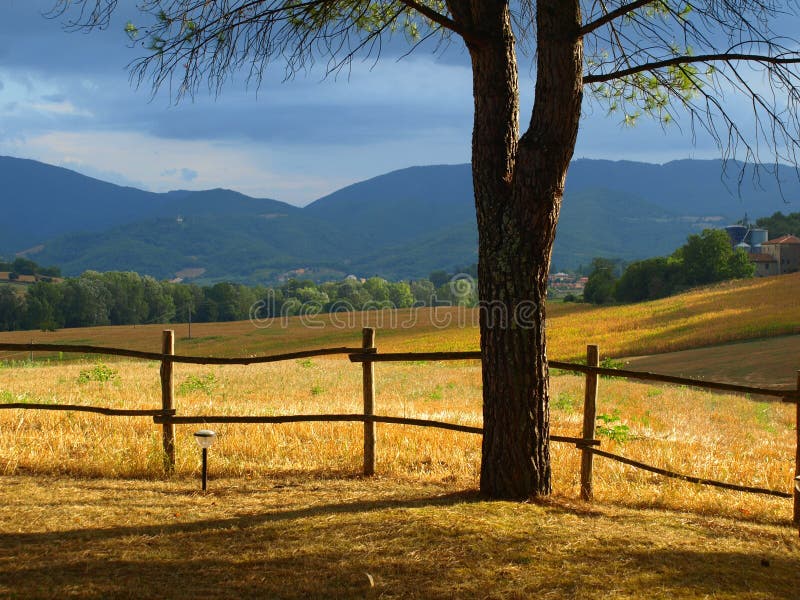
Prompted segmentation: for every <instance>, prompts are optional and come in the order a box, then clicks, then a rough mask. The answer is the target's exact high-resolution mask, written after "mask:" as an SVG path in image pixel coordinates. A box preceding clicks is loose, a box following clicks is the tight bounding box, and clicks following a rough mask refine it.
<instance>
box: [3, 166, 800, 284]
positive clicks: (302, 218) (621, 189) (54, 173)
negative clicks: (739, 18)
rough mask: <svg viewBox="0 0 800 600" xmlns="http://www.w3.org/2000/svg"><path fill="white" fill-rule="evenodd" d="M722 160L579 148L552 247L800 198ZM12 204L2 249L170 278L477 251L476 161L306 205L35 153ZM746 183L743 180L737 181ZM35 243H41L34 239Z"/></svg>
mask: <svg viewBox="0 0 800 600" xmlns="http://www.w3.org/2000/svg"><path fill="white" fill-rule="evenodd" d="M739 172H740V170H739V165H737V164H736V163H730V164H729V165H728V171H727V175H726V176H725V178H723V175H722V173H723V171H722V165H721V163H720V162H719V161H676V162H672V163H667V164H666V165H651V164H645V163H634V162H626V161H620V162H612V161H596V160H586V159H581V160H576V161H575V162H574V163H573V165H572V168H571V170H570V175H569V179H568V182H567V192H566V196H565V201H564V205H563V209H562V215H561V221H560V223H559V228H558V234H557V237H556V245H555V250H554V255H553V268H554V269H555V270H565V269H575V268H577V267H578V266H580V265H587V264H588V263H589V262H590V261H591V259H592V258H593V257H595V256H606V257H619V258H623V259H625V260H634V259H639V258H645V257H649V256H655V255H663V254H667V253H669V252H671V251H672V250H674V249H675V248H676V247H677V246H679V245H680V244H681V243H683V242H684V241H685V238H686V235H687V234H689V233H692V232H697V231H699V230H701V229H702V228H704V227H708V226H720V225H724V224H726V223H728V222H730V221H733V220H735V219H737V218H740V217H741V215H742V214H743V213H744V212H748V213H749V215H750V217H757V216H760V215H766V214H771V213H772V212H774V211H775V210H784V211H786V210H792V209H793V208H795V209H796V208H797V207H796V203H795V204H791V203H789V204H786V203H785V201H790V200H792V199H793V198H795V199H800V185H798V184H797V181H796V180H791V179H790V176H789V173H788V171H787V172H783V171H782V172H781V178H782V181H783V188H782V189H783V194H784V195H783V197H781V194H780V192H779V190H778V189H777V184H776V183H775V181H774V180H773V179H770V176H769V175H765V176H764V177H763V178H762V179H761V180H760V181H756V180H754V179H753V177H752V173H751V172H750V171H749V170H747V169H746V170H745V171H744V172H743V174H744V176H745V178H744V179H743V181H742V184H741V186H738V182H737V180H736V178H735V176H736V175H737V174H738V173H739ZM0 179H1V180H3V181H4V183H5V184H6V186H5V187H4V190H3V195H4V197H5V198H7V199H8V200H9V201H8V202H7V203H6V206H7V210H6V213H5V215H4V216H5V217H6V218H4V219H3V221H2V223H0V254H5V255H12V254H13V253H15V252H21V251H25V250H29V252H28V253H27V255H28V256H29V257H30V258H33V259H34V260H36V261H37V262H39V263H41V264H58V265H60V266H61V267H62V270H63V272H64V273H65V274H66V275H77V274H79V273H81V272H82V271H84V270H87V269H95V270H134V271H138V272H140V273H143V274H149V275H153V276H155V277H158V278H168V277H173V276H175V274H176V273H178V272H180V271H182V270H184V269H194V270H195V271H194V272H195V273H202V275H201V276H200V281H201V282H202V283H211V282H215V281H220V280H233V281H240V282H247V283H271V282H274V281H276V280H277V279H278V278H280V277H281V276H282V275H283V274H285V273H287V272H289V271H292V270H294V269H298V268H302V269H304V270H305V271H306V272H307V273H308V274H309V276H311V277H314V278H316V279H326V278H327V279H330V278H340V277H343V276H345V275H347V274H350V273H354V274H356V275H359V276H364V277H368V276H371V275H380V276H383V277H386V278H389V279H399V278H416V277H423V276H426V275H427V274H428V273H430V272H431V271H432V270H435V269H447V270H452V269H455V268H457V267H459V266H464V265H469V264H472V263H474V262H475V261H476V257H477V253H476V250H477V231H476V225H475V215H474V208H473V202H472V181H471V175H470V169H469V165H437V166H428V167H412V168H407V169H402V170H398V171H394V172H391V173H387V174H385V175H381V176H378V177H375V178H372V179H369V180H367V181H363V182H360V183H356V184H353V185H350V186H347V187H345V188H342V189H341V190H338V191H336V192H334V193H332V194H330V195H328V196H325V197H323V198H320V199H319V200H316V201H314V202H312V203H311V204H309V205H308V206H306V207H305V208H298V207H296V206H292V205H289V204H286V203H283V202H279V201H277V200H270V199H256V198H250V197H248V196H244V195H242V194H239V193H237V192H233V191H230V190H221V189H217V190H207V191H202V192H189V191H175V192H169V193H167V194H153V193H150V192H143V191H141V190H136V189H133V188H124V187H119V186H115V185H112V184H109V183H105V182H102V181H98V180H96V179H92V178H89V177H85V176H83V175H79V174H77V173H74V172H72V171H69V170H66V169H61V168H58V167H52V166H49V165H44V164H42V163H37V162H35V161H30V160H23V159H16V158H9V157H0ZM737 190H738V192H737ZM31 249H33V250H31Z"/></svg>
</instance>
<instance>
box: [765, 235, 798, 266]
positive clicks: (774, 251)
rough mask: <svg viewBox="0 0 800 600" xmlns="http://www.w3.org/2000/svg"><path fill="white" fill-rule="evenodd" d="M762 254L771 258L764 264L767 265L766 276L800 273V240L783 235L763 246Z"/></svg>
mask: <svg viewBox="0 0 800 600" xmlns="http://www.w3.org/2000/svg"><path fill="white" fill-rule="evenodd" d="M761 252H762V256H769V257H770V259H771V260H770V261H769V262H767V261H764V263H763V264H765V265H766V269H765V274H766V275H783V274H785V273H797V272H798V271H800V238H797V237H795V236H793V235H782V236H781V237H779V238H775V239H774V240H768V241H766V242H763V243H762V244H761ZM756 264H757V265H758V263H756ZM756 269H758V266H756ZM766 271H769V272H766Z"/></svg>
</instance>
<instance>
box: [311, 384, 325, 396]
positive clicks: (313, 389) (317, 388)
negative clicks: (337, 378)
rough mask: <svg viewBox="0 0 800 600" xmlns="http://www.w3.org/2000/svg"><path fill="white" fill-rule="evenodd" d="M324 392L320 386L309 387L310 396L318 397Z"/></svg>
mask: <svg viewBox="0 0 800 600" xmlns="http://www.w3.org/2000/svg"><path fill="white" fill-rule="evenodd" d="M324 391H325V389H324V388H323V387H322V386H321V385H314V386H311V395H312V396H319V395H320V394H322V393H323V392H324Z"/></svg>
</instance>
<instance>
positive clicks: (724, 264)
mask: <svg viewBox="0 0 800 600" xmlns="http://www.w3.org/2000/svg"><path fill="white" fill-rule="evenodd" d="M754 274H755V265H754V264H753V263H751V262H750V260H749V258H748V256H747V254H746V253H745V252H743V251H742V250H738V249H737V250H734V249H733V248H731V244H730V240H729V238H728V234H727V233H725V231H723V230H721V229H705V230H703V232H702V233H700V234H699V235H690V236H689V237H688V238H687V241H686V243H685V244H684V245H683V246H681V247H680V248H678V249H677V250H676V251H675V252H674V253H673V254H672V256H669V257H658V258H649V259H647V260H641V261H636V262H633V263H631V264H630V265H628V267H627V268H626V269H625V272H624V273H623V274H622V277H620V279H619V281H618V282H617V284H616V288H615V290H614V296H615V298H616V299H617V300H618V301H620V302H640V301H643V300H655V299H657V298H663V297H666V296H670V295H672V294H675V293H677V292H680V291H683V290H684V289H686V288H688V287H692V286H697V285H705V284H708V283H716V282H718V281H726V280H728V279H740V278H745V277H752V276H753V275H754Z"/></svg>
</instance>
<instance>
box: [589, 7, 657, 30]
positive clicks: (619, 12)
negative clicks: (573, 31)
mask: <svg viewBox="0 0 800 600" xmlns="http://www.w3.org/2000/svg"><path fill="white" fill-rule="evenodd" d="M655 1H656V0H635V1H634V2H631V3H630V4H623V5H622V6H620V7H619V8H617V9H616V10H612V11H611V12H610V13H606V14H604V15H603V16H602V17H600V18H599V19H595V20H594V21H590V22H589V23H586V25H584V26H583V27H581V29H580V31H579V32H578V33H579V34H580V36H581V37H583V36H585V35H587V34H589V33H591V32H593V31H594V30H595V29H599V28H600V27H602V26H603V25H606V24H608V23H611V22H612V21H614V20H615V19H619V18H620V17H624V16H625V15H627V14H628V13H631V12H633V11H634V10H636V9H637V8H641V7H642V6H646V5H647V4H652V3H653V2H655Z"/></svg>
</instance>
